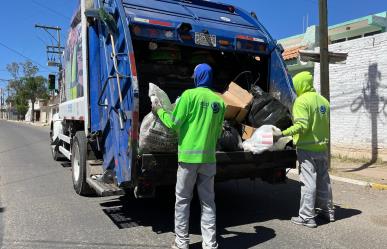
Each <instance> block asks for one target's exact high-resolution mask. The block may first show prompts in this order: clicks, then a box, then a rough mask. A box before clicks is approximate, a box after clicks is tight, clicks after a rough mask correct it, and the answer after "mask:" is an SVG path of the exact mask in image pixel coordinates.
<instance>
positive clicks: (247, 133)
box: [242, 125, 257, 140]
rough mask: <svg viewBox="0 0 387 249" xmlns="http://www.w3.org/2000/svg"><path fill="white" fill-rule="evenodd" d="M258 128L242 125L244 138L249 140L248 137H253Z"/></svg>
mask: <svg viewBox="0 0 387 249" xmlns="http://www.w3.org/2000/svg"><path fill="white" fill-rule="evenodd" d="M256 129H257V128H254V127H251V126H248V125H242V130H243V134H242V139H243V140H247V139H249V138H251V136H252V135H253V133H254V131H255V130H256Z"/></svg>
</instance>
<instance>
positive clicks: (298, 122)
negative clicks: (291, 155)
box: [281, 71, 335, 228]
mask: <svg viewBox="0 0 387 249" xmlns="http://www.w3.org/2000/svg"><path fill="white" fill-rule="evenodd" d="M293 84H294V88H295V90H296V93H297V96H298V97H297V99H296V100H295V102H294V105H293V112H292V114H293V123H294V124H293V126H291V127H289V128H288V129H286V130H284V131H282V134H281V135H283V136H293V141H294V143H295V145H296V147H297V157H298V161H299V167H300V182H301V201H300V210H299V216H298V217H293V218H292V219H291V221H292V222H293V223H295V224H298V225H304V226H307V227H311V228H314V227H317V225H316V221H315V219H314V218H315V216H316V211H318V215H319V216H320V217H321V218H324V219H326V220H327V221H330V222H333V221H334V220H335V218H334V211H333V203H332V189H331V183H330V178H329V174H328V153H327V152H328V139H329V111H330V110H329V102H328V100H326V99H325V98H324V97H323V96H321V95H320V94H318V93H316V90H315V89H314V88H313V76H312V75H311V73H310V72H306V71H305V72H301V73H298V74H297V75H295V76H294V78H293Z"/></svg>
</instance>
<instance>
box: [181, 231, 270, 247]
mask: <svg viewBox="0 0 387 249" xmlns="http://www.w3.org/2000/svg"><path fill="white" fill-rule="evenodd" d="M254 230H255V233H242V232H229V231H227V230H223V231H222V232H220V234H221V235H223V237H219V238H218V243H219V245H221V248H224V249H235V248H238V249H245V248H251V247H254V246H256V245H259V244H261V243H264V242H266V241H268V240H271V239H273V238H274V237H275V236H276V234H275V231H274V229H271V228H267V227H263V226H255V227H254ZM189 248H191V249H201V248H202V243H201V242H197V243H194V244H191V245H190V247H189Z"/></svg>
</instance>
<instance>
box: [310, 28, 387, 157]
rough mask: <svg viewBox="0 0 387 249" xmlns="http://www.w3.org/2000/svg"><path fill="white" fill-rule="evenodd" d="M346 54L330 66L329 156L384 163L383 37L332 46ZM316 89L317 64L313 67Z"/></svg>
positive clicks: (386, 66)
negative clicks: (345, 56) (330, 154)
mask: <svg viewBox="0 0 387 249" xmlns="http://www.w3.org/2000/svg"><path fill="white" fill-rule="evenodd" d="M329 50H330V51H335V52H347V53H348V58H347V62H346V64H344V65H340V64H338V65H330V68H329V69H330V91H331V141H332V153H333V154H336V155H337V154H340V155H344V156H349V157H354V158H367V159H374V160H376V158H379V159H383V160H384V161H387V123H386V121H387V33H382V34H379V35H375V36H371V37H365V38H361V39H356V40H351V41H347V42H343V43H337V44H332V45H330V46H329ZM314 72H315V73H314V76H315V80H314V83H315V87H316V89H318V90H319V89H320V64H319V63H316V64H315V70H314Z"/></svg>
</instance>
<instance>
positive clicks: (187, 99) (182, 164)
mask: <svg viewBox="0 0 387 249" xmlns="http://www.w3.org/2000/svg"><path fill="white" fill-rule="evenodd" d="M193 78H194V82H195V86H196V88H194V89H189V90H186V91H185V92H184V93H183V94H182V96H181V97H180V99H179V100H178V101H177V104H176V107H175V108H174V110H173V111H172V113H168V112H167V111H165V110H163V109H162V108H161V107H160V106H159V105H158V104H157V103H152V111H153V113H157V115H158V116H159V118H160V120H161V121H162V122H163V123H164V124H165V126H167V127H168V128H170V129H173V130H175V131H176V132H177V134H178V137H179V143H178V144H179V145H178V161H179V165H178V171H177V182H176V204H175V234H176V238H175V242H174V244H173V245H172V248H174V249H188V247H189V233H188V228H189V214H190V203H191V199H192V195H193V188H194V185H195V183H196V184H197V189H198V194H199V199H200V203H201V206H202V212H201V230H202V237H203V243H202V246H203V249H216V248H218V244H217V242H216V225H215V220H216V215H215V194H214V177H215V174H216V144H217V140H218V138H219V137H220V135H221V133H222V124H223V119H224V112H225V105H224V102H223V100H222V99H221V97H219V96H218V95H217V94H215V93H214V92H213V91H212V90H211V86H212V69H211V67H210V66H209V65H207V64H199V65H198V66H196V68H195V70H194V76H193Z"/></svg>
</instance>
